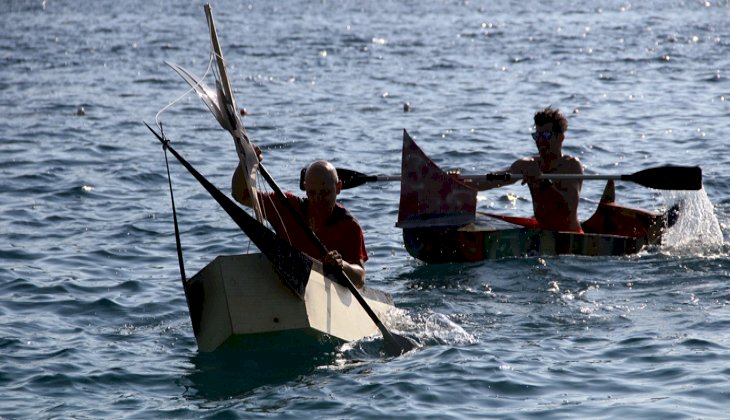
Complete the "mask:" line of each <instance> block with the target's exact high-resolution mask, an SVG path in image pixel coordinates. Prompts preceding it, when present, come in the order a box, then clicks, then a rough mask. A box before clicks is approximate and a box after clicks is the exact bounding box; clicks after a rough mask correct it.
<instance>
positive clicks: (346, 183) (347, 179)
mask: <svg viewBox="0 0 730 420" xmlns="http://www.w3.org/2000/svg"><path fill="white" fill-rule="evenodd" d="M306 174H307V168H306V167H305V168H302V170H301V172H300V173H299V188H300V189H301V190H302V191H304V177H305V176H306ZM337 178H339V179H340V181H342V189H343V190H346V189H349V188H355V187H359V186H360V185H362V184H365V183H367V182H374V181H377V180H378V177H377V176H374V175H365V174H364V173H361V172H357V171H353V170H352V169H345V168H337Z"/></svg>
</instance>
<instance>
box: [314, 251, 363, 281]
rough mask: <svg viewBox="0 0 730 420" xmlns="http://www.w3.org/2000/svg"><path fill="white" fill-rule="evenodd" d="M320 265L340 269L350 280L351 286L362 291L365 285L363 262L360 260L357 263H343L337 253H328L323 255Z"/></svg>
mask: <svg viewBox="0 0 730 420" xmlns="http://www.w3.org/2000/svg"><path fill="white" fill-rule="evenodd" d="M322 263H323V264H324V265H325V266H327V265H332V266H338V267H340V268H341V269H342V271H344V272H345V274H347V277H349V278H350V280H351V281H352V284H354V285H355V287H357V288H358V289H362V287H363V286H364V285H365V263H364V262H363V260H360V261H359V262H358V263H350V262H347V261H345V260H344V259H343V258H342V255H340V253H339V252H337V251H329V252H328V253H327V255H325V257H324V261H322Z"/></svg>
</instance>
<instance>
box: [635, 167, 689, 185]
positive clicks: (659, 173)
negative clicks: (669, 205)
mask: <svg viewBox="0 0 730 420" xmlns="http://www.w3.org/2000/svg"><path fill="white" fill-rule="evenodd" d="M621 180H625V181H631V182H635V183H637V184H639V185H643V186H645V187H649V188H654V189H657V190H699V189H701V188H702V169H701V168H700V167H699V166H660V167H657V168H649V169H645V170H643V171H639V172H636V173H634V174H631V175H622V176H621Z"/></svg>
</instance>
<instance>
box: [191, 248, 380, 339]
mask: <svg viewBox="0 0 730 420" xmlns="http://www.w3.org/2000/svg"><path fill="white" fill-rule="evenodd" d="M306 284H307V287H306V290H305V293H304V298H303V299H302V298H299V297H298V296H297V295H296V294H295V293H294V292H292V291H291V290H290V289H289V288H288V287H286V286H285V285H284V284H282V282H281V281H280V279H279V276H278V275H277V273H276V271H275V270H274V268H273V266H272V265H271V263H270V262H269V260H268V259H266V257H265V256H264V255H262V254H245V255H230V256H219V257H217V258H216V259H214V260H213V261H212V262H211V263H210V264H208V265H207V266H205V267H204V268H203V269H202V270H201V271H200V272H198V273H197V274H196V275H195V276H193V277H192V278H191V279H190V280H189V281H188V282H186V285H185V293H186V297H187V300H188V307H189V309H190V315H191V319H192V322H193V325H194V326H195V325H198V328H197V331H196V330H195V328H194V329H193V330H194V332H195V338H196V340H197V343H198V349H199V350H200V351H202V352H209V351H213V350H216V349H217V348H219V346H221V345H222V344H223V343H226V342H228V343H230V342H237V343H241V342H245V341H249V342H251V343H254V342H256V343H258V344H256V345H255V347H257V348H261V347H262V346H264V344H262V342H263V343H265V341H266V340H263V341H262V337H281V336H282V335H283V336H289V337H310V338H313V339H314V341H315V342H319V341H325V342H341V341H352V340H357V339H361V338H363V337H366V336H369V335H373V334H376V333H377V331H378V329H377V327H376V326H375V324H374V323H373V322H372V320H371V319H370V318H369V317H368V316H367V314H366V313H365V311H364V310H363V309H362V307H360V305H359V303H358V302H357V301H356V300H355V298H354V297H353V296H352V294H350V292H349V291H348V290H347V289H346V288H345V287H343V286H341V285H339V284H337V283H335V282H334V281H331V280H330V279H329V278H327V277H324V276H323V275H322V274H321V271H319V270H315V269H312V270H311V271H310V272H309V279H308V281H307V283H306ZM370 295H371V296H375V297H376V298H375V299H372V298H371V299H367V296H366V299H367V300H368V303H369V304H370V305H371V307H372V308H373V310H374V311H375V312H376V313H377V314H378V315H379V316H381V315H384V314H385V313H386V312H388V311H389V310H391V309H393V306H392V301H389V297H388V296H387V295H385V294H384V293H382V292H380V294H377V293H371V294H370ZM280 341H282V340H280V339H279V340H271V345H272V346H277V344H276V343H278V342H280ZM307 341H309V340H307ZM302 344H304V343H302ZM264 347H265V346H264ZM295 347H296V345H295Z"/></svg>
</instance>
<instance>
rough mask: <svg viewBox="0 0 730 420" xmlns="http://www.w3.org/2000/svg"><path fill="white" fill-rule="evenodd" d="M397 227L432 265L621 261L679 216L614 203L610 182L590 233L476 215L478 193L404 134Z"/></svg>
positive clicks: (589, 223)
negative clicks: (558, 258)
mask: <svg viewBox="0 0 730 420" xmlns="http://www.w3.org/2000/svg"><path fill="white" fill-rule="evenodd" d="M402 153H403V157H402V171H401V178H400V179H401V194H400V205H399V211H398V223H397V224H396V226H398V227H400V228H402V229H403V241H404V244H405V248H406V250H407V251H408V253H409V254H410V255H411V256H413V257H414V258H417V259H419V260H421V261H424V262H427V263H443V262H468V261H481V260H485V259H498V258H508V257H523V256H551V255H561V254H574V255H587V256H618V255H628V254H634V253H637V252H639V251H640V250H641V249H643V248H644V247H646V246H648V245H656V244H659V243H660V242H661V237H662V234H663V232H664V230H665V228H667V227H669V226H671V225H672V224H673V223H674V222H675V221H676V217H677V213H678V209H677V208H672V209H670V210H669V211H667V212H666V213H662V214H657V213H651V212H648V211H645V210H640V209H632V208H628V207H624V206H621V205H619V204H616V203H615V191H614V184H613V180H609V181H608V183H607V185H606V188H605V190H604V193H603V197H602V198H601V202H600V204H599V205H598V208H597V209H596V212H595V213H594V214H593V215H592V216H591V217H590V218H589V219H588V220H586V221H585V222H583V223H582V227H583V230H584V233H573V232H554V231H548V230H543V229H540V228H539V227H538V225H537V221H536V220H534V219H531V218H521V217H510V216H500V215H494V214H487V213H480V212H477V211H476V195H477V190H475V189H473V188H471V187H469V186H468V185H466V184H464V183H463V182H461V181H460V180H458V179H456V178H454V177H452V176H451V175H449V174H447V173H445V172H444V171H443V170H441V168H439V167H438V166H437V165H436V164H435V163H434V162H433V161H431V159H429V158H428V156H426V154H425V153H424V152H423V151H422V150H421V149H420V148H419V147H418V145H417V144H416V143H415V141H413V139H412V138H411V137H410V136H409V135H408V133H407V132H405V131H404V132H403V151H402Z"/></svg>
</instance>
